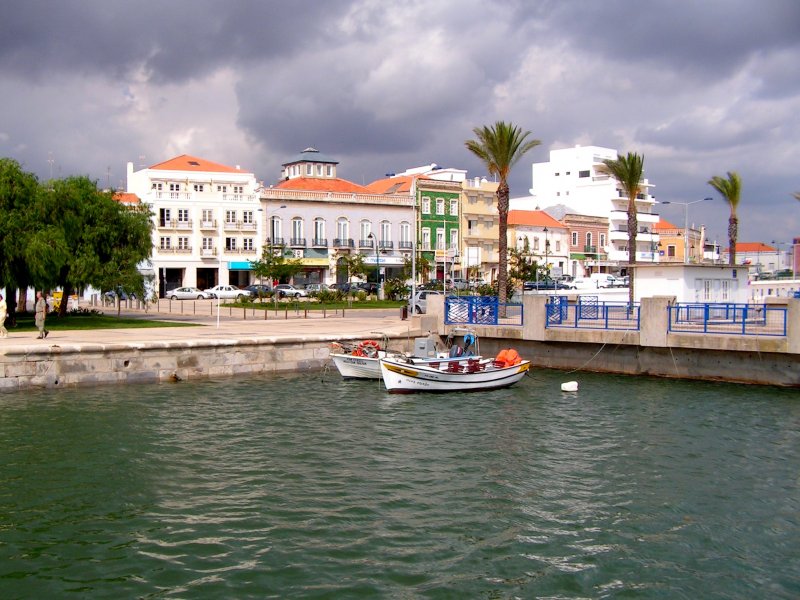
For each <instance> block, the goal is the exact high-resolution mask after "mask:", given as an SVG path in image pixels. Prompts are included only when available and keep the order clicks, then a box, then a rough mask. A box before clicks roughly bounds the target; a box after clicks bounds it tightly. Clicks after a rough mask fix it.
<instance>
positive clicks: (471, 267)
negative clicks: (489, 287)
mask: <svg viewBox="0 0 800 600" xmlns="http://www.w3.org/2000/svg"><path fill="white" fill-rule="evenodd" d="M461 185H462V191H461V231H462V236H461V257H460V259H461V261H460V266H461V272H462V277H463V278H464V279H469V280H474V279H477V280H482V281H484V282H486V283H491V282H493V281H494V280H495V279H497V270H498V266H499V252H498V248H499V247H500V217H499V215H498V212H497V187H498V184H497V182H490V181H487V180H486V179H479V178H477V177H475V178H474V179H466V180H464V181H463V182H462V184H461Z"/></svg>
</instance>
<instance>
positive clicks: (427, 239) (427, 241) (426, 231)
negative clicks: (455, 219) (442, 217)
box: [420, 227, 431, 250]
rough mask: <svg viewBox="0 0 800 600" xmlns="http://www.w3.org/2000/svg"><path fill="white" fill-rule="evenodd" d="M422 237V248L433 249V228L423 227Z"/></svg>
mask: <svg viewBox="0 0 800 600" xmlns="http://www.w3.org/2000/svg"><path fill="white" fill-rule="evenodd" d="M420 235H421V237H422V240H421V242H422V249H423V250H430V249H431V230H430V228H429V227H423V228H422V231H421V232H420Z"/></svg>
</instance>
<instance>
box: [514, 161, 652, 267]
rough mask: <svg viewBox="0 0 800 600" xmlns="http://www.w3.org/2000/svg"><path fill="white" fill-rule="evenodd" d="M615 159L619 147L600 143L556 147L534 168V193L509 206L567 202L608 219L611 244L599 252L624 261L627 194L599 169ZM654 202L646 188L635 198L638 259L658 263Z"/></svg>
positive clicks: (644, 183)
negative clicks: (546, 160)
mask: <svg viewBox="0 0 800 600" xmlns="http://www.w3.org/2000/svg"><path fill="white" fill-rule="evenodd" d="M616 158H617V151H616V150H612V149H609V148H601V147H598V146H575V147H574V148H566V149H563V150H552V151H551V152H550V161H549V162H543V163H534V164H533V166H532V186H531V189H530V194H531V196H529V197H526V198H515V199H513V200H511V208H513V209H518V210H539V209H541V210H545V209H547V208H550V207H554V206H557V205H564V206H566V207H569V209H570V211H569V212H572V213H575V214H580V215H591V216H597V217H605V218H607V219H608V221H609V231H608V239H607V243H606V245H605V246H604V247H603V248H598V252H604V253H605V254H606V257H607V260H608V261H610V262H614V261H616V262H617V263H619V264H621V265H624V263H627V261H628V198H627V197H626V195H625V193H624V192H623V191H622V189H621V188H620V186H619V184H618V183H617V181H616V180H615V179H613V178H612V177H610V176H609V175H606V174H604V173H602V172H601V171H600V167H601V165H602V164H603V161H604V160H606V159H611V160H615V159H616ZM642 187H643V188H644V189H645V190H649V189H650V188H652V187H653V185H652V184H650V183H649V182H648V181H647V179H643V180H642ZM654 205H655V198H654V197H653V196H652V195H650V194H649V193H648V192H647V191H645V192H643V193H640V194H639V196H638V198H637V200H636V209H637V211H636V218H637V220H638V224H639V231H638V233H637V236H636V262H658V252H657V251H656V250H655V248H657V247H658V241H659V240H658V234H657V233H655V232H653V225H655V224H656V223H657V222H658V215H657V214H653V206H654Z"/></svg>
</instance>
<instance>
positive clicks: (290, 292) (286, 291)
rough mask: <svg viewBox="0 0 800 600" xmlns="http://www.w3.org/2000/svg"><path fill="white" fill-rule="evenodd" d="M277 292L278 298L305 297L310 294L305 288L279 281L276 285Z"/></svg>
mask: <svg viewBox="0 0 800 600" xmlns="http://www.w3.org/2000/svg"><path fill="white" fill-rule="evenodd" d="M275 294H277V296H278V298H301V297H302V298H305V297H307V296H308V294H307V293H306V291H305V290H301V289H300V288H296V287H294V286H293V285H289V284H288V283H279V284H278V285H276V286H275Z"/></svg>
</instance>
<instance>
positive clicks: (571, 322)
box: [545, 296, 640, 331]
mask: <svg viewBox="0 0 800 600" xmlns="http://www.w3.org/2000/svg"><path fill="white" fill-rule="evenodd" d="M545 309H546V311H547V312H546V314H547V319H546V327H548V328H551V327H569V328H573V329H610V330H616V329H621V330H628V331H638V330H639V324H640V311H639V304H637V303H634V304H629V303H627V302H599V301H598V300H597V296H580V297H579V298H578V302H577V303H576V304H569V303H568V300H567V298H566V297H565V296H553V297H551V298H550V300H549V301H548V302H547V304H546V305H545Z"/></svg>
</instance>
